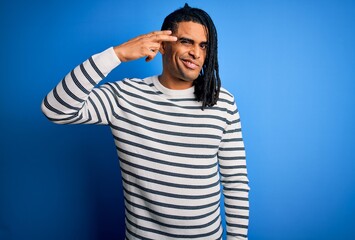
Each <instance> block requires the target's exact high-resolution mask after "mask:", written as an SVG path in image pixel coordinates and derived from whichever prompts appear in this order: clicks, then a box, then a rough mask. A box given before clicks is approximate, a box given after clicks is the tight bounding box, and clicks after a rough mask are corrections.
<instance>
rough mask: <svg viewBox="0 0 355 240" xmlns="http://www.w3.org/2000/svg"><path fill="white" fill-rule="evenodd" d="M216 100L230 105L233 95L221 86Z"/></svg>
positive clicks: (233, 100)
mask: <svg viewBox="0 0 355 240" xmlns="http://www.w3.org/2000/svg"><path fill="white" fill-rule="evenodd" d="M218 100H219V101H221V102H224V103H227V104H230V105H233V104H234V103H235V98H234V95H233V94H232V93H231V92H230V91H228V90H227V89H226V88H224V87H221V89H220V92H219V99H218Z"/></svg>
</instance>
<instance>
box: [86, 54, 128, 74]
mask: <svg viewBox="0 0 355 240" xmlns="http://www.w3.org/2000/svg"><path fill="white" fill-rule="evenodd" d="M92 58H93V60H94V62H95V64H96V66H97V67H98V69H100V71H101V73H102V74H103V75H104V76H105V77H106V76H107V75H108V74H109V73H110V72H111V71H112V70H113V69H114V68H116V67H117V66H118V65H120V64H121V61H120V59H119V58H118V57H117V55H116V53H115V51H114V50H113V47H110V48H108V49H106V50H105V51H103V52H101V53H98V54H95V55H93V56H92Z"/></svg>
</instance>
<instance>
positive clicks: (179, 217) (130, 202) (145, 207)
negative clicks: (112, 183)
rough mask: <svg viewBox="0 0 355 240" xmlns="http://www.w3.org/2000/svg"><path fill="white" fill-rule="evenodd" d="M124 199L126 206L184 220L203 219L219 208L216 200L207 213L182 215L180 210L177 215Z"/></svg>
mask: <svg viewBox="0 0 355 240" xmlns="http://www.w3.org/2000/svg"><path fill="white" fill-rule="evenodd" d="M124 190H125V189H124ZM125 192H126V191H125ZM126 193H127V192H126ZM127 194H128V195H131V194H129V193H127ZM138 196H139V195H138ZM124 200H125V205H126V207H127V206H132V207H133V208H139V209H141V210H144V211H147V212H149V213H151V214H154V215H157V216H160V217H164V218H169V219H179V220H186V221H188V220H198V219H203V218H206V217H209V216H211V215H213V214H214V213H215V212H216V211H218V210H219V208H220V204H219V201H218V202H217V203H216V208H215V209H214V210H212V211H209V212H207V213H205V214H200V215H193V216H184V215H182V214H181V212H179V213H180V214H179V215H172V214H165V213H162V212H161V211H159V212H158V211H155V210H153V209H151V208H149V207H147V206H146V205H144V206H142V205H139V204H137V203H134V202H132V201H129V200H128V199H127V197H126V196H125V197H124ZM155 205H160V206H161V205H162V204H155ZM170 206H171V205H170ZM170 206H169V207H170ZM163 207H167V206H163ZM174 208H176V207H174ZM178 209H180V210H181V207H179V208H178ZM189 210H190V209H189Z"/></svg>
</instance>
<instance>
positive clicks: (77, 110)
mask: <svg viewBox="0 0 355 240" xmlns="http://www.w3.org/2000/svg"><path fill="white" fill-rule="evenodd" d="M158 52H160V53H161V54H162V61H163V71H162V73H161V75H159V76H152V77H148V78H145V79H143V80H141V79H125V80H123V81H118V82H113V83H106V84H103V85H101V86H99V87H95V86H96V85H97V84H98V83H99V82H100V81H101V80H102V79H104V78H105V76H107V74H108V73H109V72H110V71H111V70H113V69H114V68H115V67H117V66H118V65H119V64H121V63H123V62H126V61H131V60H135V59H139V58H142V57H145V58H146V61H151V60H152V59H154V57H155V56H156V54H157V53H158ZM42 110H43V112H44V114H45V115H46V116H47V117H48V118H49V119H50V120H51V121H53V122H55V123H59V124H104V125H109V126H110V128H111V130H112V134H113V137H114V140H115V144H116V148H117V153H118V156H119V159H120V167H121V173H122V181H123V191H124V199H125V214H126V239H157V240H161V239H221V238H222V233H223V227H222V225H221V215H220V183H222V185H223V194H224V203H225V217H226V222H227V236H228V239H247V229H248V216H249V201H248V192H249V187H248V179H247V170H246V162H245V151H244V144H243V140H242V134H241V125H240V120H239V113H238V110H237V107H236V104H235V101H234V98H233V96H232V95H231V94H230V93H229V92H228V91H227V90H225V89H223V88H221V87H220V80H219V74H218V61H217V33H216V30H215V27H214V24H213V22H212V20H211V18H210V17H209V15H208V14H207V13H206V12H204V11H203V10H201V9H197V8H191V7H189V6H188V5H187V4H186V5H185V6H184V7H183V8H181V9H178V10H176V11H174V12H173V13H171V14H170V15H169V16H167V17H166V18H165V20H164V23H163V26H162V30H161V31H156V32H152V33H149V34H145V35H142V36H139V37H136V38H134V39H132V40H130V41H128V42H126V43H123V44H121V45H119V46H116V47H112V48H109V49H107V50H105V51H104V52H102V53H99V54H96V55H94V56H92V57H91V58H89V59H88V60H87V61H85V62H84V63H82V64H81V65H79V66H78V67H76V68H75V69H74V70H73V71H71V72H70V73H69V74H68V75H67V76H66V77H65V78H64V79H63V80H62V81H61V82H60V83H59V84H58V85H57V86H56V87H55V88H54V89H53V90H52V91H51V92H50V93H49V94H48V95H47V96H46V97H45V99H44V100H43V103H42Z"/></svg>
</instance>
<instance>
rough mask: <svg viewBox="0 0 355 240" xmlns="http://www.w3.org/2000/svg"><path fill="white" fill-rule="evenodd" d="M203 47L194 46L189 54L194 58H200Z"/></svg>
mask: <svg viewBox="0 0 355 240" xmlns="http://www.w3.org/2000/svg"><path fill="white" fill-rule="evenodd" d="M201 53H202V52H201V49H200V47H199V46H192V47H191V49H190V51H189V54H190V55H191V56H192V57H193V58H194V59H199V58H200V57H201Z"/></svg>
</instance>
